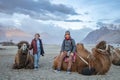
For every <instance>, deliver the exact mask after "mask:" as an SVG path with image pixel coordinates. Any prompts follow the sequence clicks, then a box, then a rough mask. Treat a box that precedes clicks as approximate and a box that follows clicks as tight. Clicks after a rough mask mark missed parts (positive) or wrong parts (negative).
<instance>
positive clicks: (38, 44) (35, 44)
mask: <svg viewBox="0 0 120 80" xmlns="http://www.w3.org/2000/svg"><path fill="white" fill-rule="evenodd" d="M29 49H30V50H32V49H33V56H34V69H35V70H37V69H38V68H39V58H40V55H42V56H44V49H43V44H42V40H41V39H40V34H39V33H36V34H35V38H34V39H33V40H32V42H31V45H30V48H29Z"/></svg>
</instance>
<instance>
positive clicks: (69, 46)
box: [55, 31, 76, 73]
mask: <svg viewBox="0 0 120 80" xmlns="http://www.w3.org/2000/svg"><path fill="white" fill-rule="evenodd" d="M75 52H76V45H75V41H74V39H72V38H71V36H70V31H66V32H65V39H64V40H63V43H62V46H61V53H60V59H59V63H58V68H57V70H56V71H55V72H60V70H61V65H62V61H63V59H64V58H65V57H66V56H68V57H69V62H68V68H67V73H71V72H70V71H71V66H72V59H73V56H74V54H75Z"/></svg>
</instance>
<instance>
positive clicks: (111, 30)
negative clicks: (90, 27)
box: [82, 24, 120, 44]
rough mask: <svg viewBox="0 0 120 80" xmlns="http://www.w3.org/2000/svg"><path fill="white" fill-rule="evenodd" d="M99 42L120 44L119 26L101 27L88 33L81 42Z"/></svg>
mask: <svg viewBox="0 0 120 80" xmlns="http://www.w3.org/2000/svg"><path fill="white" fill-rule="evenodd" d="M101 40H105V41H107V42H108V43H120V25H113V24H105V25H102V26H101V28H100V29H97V30H94V31H92V32H90V33H89V34H88V35H87V36H86V37H85V39H84V40H83V41H82V42H84V43H88V44H94V43H96V42H99V41H101Z"/></svg>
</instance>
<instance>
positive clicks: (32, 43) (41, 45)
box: [30, 39, 44, 55]
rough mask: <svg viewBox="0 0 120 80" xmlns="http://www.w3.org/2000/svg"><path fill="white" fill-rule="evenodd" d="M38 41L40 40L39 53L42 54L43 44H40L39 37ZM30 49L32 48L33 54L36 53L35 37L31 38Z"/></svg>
mask: <svg viewBox="0 0 120 80" xmlns="http://www.w3.org/2000/svg"><path fill="white" fill-rule="evenodd" d="M39 41H40V48H41V55H44V49H43V44H42V41H41V39H39ZM31 49H33V54H36V53H37V41H36V39H33V40H32V42H31V46H30V50H31Z"/></svg>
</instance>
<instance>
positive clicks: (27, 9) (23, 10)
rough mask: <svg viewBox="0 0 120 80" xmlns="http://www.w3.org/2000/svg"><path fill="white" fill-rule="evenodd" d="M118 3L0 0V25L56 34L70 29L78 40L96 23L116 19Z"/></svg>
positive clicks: (111, 0) (115, 0)
mask: <svg viewBox="0 0 120 80" xmlns="http://www.w3.org/2000/svg"><path fill="white" fill-rule="evenodd" d="M119 5H120V0H0V25H4V26H10V27H12V28H19V29H22V30H24V31H27V32H29V33H34V32H39V33H43V32H47V33H49V34H51V35H52V36H57V37H59V35H60V34H59V33H61V36H63V33H64V31H66V30H70V31H71V33H73V35H75V36H76V37H77V36H78V37H77V38H78V39H79V40H82V39H83V38H84V37H85V36H86V35H87V34H88V33H89V32H90V31H92V30H95V29H97V28H98V27H97V26H96V25H97V23H100V22H102V23H120V15H119V14H120V6H119ZM75 36H73V37H75ZM76 37H75V38H76Z"/></svg>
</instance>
